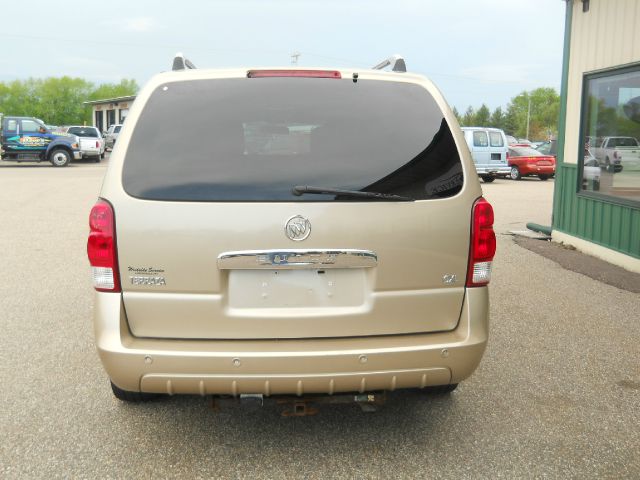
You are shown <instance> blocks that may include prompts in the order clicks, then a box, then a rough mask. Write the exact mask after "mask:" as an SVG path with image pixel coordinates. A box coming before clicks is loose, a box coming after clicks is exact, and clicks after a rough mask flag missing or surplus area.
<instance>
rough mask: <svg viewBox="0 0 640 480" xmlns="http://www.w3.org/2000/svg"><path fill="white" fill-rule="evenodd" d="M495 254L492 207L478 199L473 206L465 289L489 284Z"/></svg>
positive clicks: (482, 199) (483, 200)
mask: <svg viewBox="0 0 640 480" xmlns="http://www.w3.org/2000/svg"><path fill="white" fill-rule="evenodd" d="M495 254H496V234H495V232H494V231H493V207H492V206H491V204H490V203H489V202H487V201H486V200H485V199H484V198H482V197H480V198H478V199H477V200H476V201H475V203H474V204H473V213H472V220H471V247H470V248H469V267H468V271H467V287H481V286H482V285H487V284H488V283H489V281H490V280H491V264H492V262H493V256H494V255H495Z"/></svg>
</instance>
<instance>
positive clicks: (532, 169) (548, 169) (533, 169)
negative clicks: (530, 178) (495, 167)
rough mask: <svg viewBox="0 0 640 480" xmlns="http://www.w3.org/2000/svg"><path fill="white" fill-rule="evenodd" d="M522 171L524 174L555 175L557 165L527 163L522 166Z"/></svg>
mask: <svg viewBox="0 0 640 480" xmlns="http://www.w3.org/2000/svg"><path fill="white" fill-rule="evenodd" d="M520 173H521V174H522V175H553V174H554V173H556V167H554V166H553V165H548V166H547V165H542V166H538V165H527V166H524V167H521V169H520Z"/></svg>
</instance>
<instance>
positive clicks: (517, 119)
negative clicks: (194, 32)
mask: <svg viewBox="0 0 640 480" xmlns="http://www.w3.org/2000/svg"><path fill="white" fill-rule="evenodd" d="M137 92H138V84H137V83H136V81H135V80H132V79H123V80H121V81H120V82H119V83H103V84H99V85H96V84H94V83H92V82H89V81H87V80H84V79H82V78H73V77H68V76H64V77H50V78H44V79H37V78H29V79H27V80H15V81H12V82H0V112H2V113H4V114H5V115H18V116H26V117H36V118H40V119H41V120H43V121H44V122H45V123H47V124H50V125H73V124H82V123H84V122H86V123H87V124H91V121H92V120H91V107H89V106H86V105H84V104H83V102H86V101H88V100H100V99H103V98H114V97H125V96H129V95H135V94H136V93H137ZM559 112H560V96H559V95H558V93H557V92H556V91H555V90H554V89H553V88H546V87H543V88H537V89H535V90H531V91H523V92H522V93H520V94H519V95H516V96H515V97H513V98H512V99H511V101H510V102H509V103H508V105H507V107H506V108H505V109H504V110H503V108H502V107H497V108H496V109H495V110H494V111H493V112H492V111H491V110H489V107H487V105H485V104H484V103H483V104H482V105H481V106H480V107H479V108H477V109H475V108H474V107H472V106H469V107H468V108H467V109H466V111H465V112H464V113H463V114H461V113H460V112H458V110H457V109H456V108H455V107H454V109H453V113H454V114H455V115H456V117H457V118H458V122H459V123H460V125H462V126H468V127H472V126H477V127H495V128H501V129H502V130H504V131H505V132H506V133H507V134H509V135H513V136H514V137H517V138H524V137H526V136H527V119H528V125H529V135H528V137H529V139H530V140H546V139H548V138H549V137H551V136H554V137H555V136H556V135H557V134H558V116H559Z"/></svg>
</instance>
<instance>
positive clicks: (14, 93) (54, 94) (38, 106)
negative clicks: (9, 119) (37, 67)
mask: <svg viewBox="0 0 640 480" xmlns="http://www.w3.org/2000/svg"><path fill="white" fill-rule="evenodd" d="M137 92H138V84H137V83H136V81H135V80H132V79H123V80H121V81H120V82H119V83H103V84H99V85H96V84H95V83H93V82H89V81H87V80H84V79H82V78H73V77H68V76H64V77H49V78H44V79H39V78H29V79H27V80H15V81H12V82H0V112H2V113H3V114H5V115H16V116H24V117H36V118H39V119H41V120H42V121H44V122H45V123H46V124H48V125H78V124H80V125H82V124H84V123H85V122H86V124H87V125H91V124H92V123H91V107H90V106H88V105H84V104H83V102H86V101H89V100H100V99H103V98H114V97H125V96H129V95H135V94H136V93H137Z"/></svg>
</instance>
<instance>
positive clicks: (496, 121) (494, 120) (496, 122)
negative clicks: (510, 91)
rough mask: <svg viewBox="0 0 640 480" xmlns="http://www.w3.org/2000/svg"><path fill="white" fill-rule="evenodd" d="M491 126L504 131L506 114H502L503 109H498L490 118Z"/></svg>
mask: <svg viewBox="0 0 640 480" xmlns="http://www.w3.org/2000/svg"><path fill="white" fill-rule="evenodd" d="M489 126H490V127H493V128H502V129H504V113H502V107H497V108H496V109H495V110H494V111H493V113H492V114H491V118H489Z"/></svg>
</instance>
